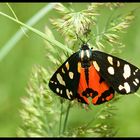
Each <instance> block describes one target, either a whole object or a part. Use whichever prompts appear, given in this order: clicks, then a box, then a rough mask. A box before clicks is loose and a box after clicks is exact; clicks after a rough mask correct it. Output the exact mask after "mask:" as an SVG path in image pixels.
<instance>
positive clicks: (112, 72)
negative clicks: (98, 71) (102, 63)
mask: <svg viewBox="0 0 140 140" xmlns="http://www.w3.org/2000/svg"><path fill="white" fill-rule="evenodd" d="M107 70H108V73H109V74H111V75H114V73H115V72H114V68H113V67H108V69H107Z"/></svg>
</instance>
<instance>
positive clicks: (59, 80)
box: [56, 73, 66, 86]
mask: <svg viewBox="0 0 140 140" xmlns="http://www.w3.org/2000/svg"><path fill="white" fill-rule="evenodd" d="M56 76H57V77H56V78H57V80H58V82H59V83H60V84H61V85H64V86H65V85H66V84H65V82H64V80H63V78H62V76H61V75H60V74H59V73H58V74H57V75H56Z"/></svg>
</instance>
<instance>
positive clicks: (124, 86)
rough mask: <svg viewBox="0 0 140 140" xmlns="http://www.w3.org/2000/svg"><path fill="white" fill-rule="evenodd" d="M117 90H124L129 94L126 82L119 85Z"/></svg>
mask: <svg viewBox="0 0 140 140" xmlns="http://www.w3.org/2000/svg"><path fill="white" fill-rule="evenodd" d="M118 88H119V90H122V89H125V90H126V93H129V92H130V86H129V84H128V83H127V82H125V83H124V85H123V86H122V85H119V87H118Z"/></svg>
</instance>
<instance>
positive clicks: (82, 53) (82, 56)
mask: <svg viewBox="0 0 140 140" xmlns="http://www.w3.org/2000/svg"><path fill="white" fill-rule="evenodd" d="M80 57H81V59H83V58H84V51H83V50H82V51H81V56H80Z"/></svg>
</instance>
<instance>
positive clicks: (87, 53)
mask: <svg viewBox="0 0 140 140" xmlns="http://www.w3.org/2000/svg"><path fill="white" fill-rule="evenodd" d="M86 55H87V57H88V58H90V54H89V50H86Z"/></svg>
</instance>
